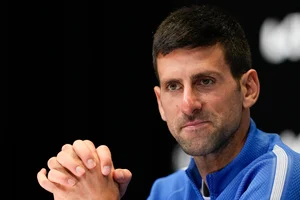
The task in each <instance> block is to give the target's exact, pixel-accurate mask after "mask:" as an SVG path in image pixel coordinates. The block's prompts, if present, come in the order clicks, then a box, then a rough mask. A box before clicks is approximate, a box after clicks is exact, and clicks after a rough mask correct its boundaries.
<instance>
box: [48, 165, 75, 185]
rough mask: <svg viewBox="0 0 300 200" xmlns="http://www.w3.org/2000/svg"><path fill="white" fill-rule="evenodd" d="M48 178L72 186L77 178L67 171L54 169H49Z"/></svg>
mask: <svg viewBox="0 0 300 200" xmlns="http://www.w3.org/2000/svg"><path fill="white" fill-rule="evenodd" d="M48 180H49V181H52V182H54V183H58V184H60V185H63V186H67V187H70V186H73V185H75V184H76V182H77V180H76V179H75V178H74V177H72V176H70V175H69V174H68V173H64V172H62V171H58V170H56V169H51V170H50V171H49V173H48Z"/></svg>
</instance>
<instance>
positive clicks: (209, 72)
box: [160, 71, 223, 85]
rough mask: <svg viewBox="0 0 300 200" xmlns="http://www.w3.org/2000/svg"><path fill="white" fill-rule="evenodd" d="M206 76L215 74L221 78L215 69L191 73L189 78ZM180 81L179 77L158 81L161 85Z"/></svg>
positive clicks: (194, 78)
mask: <svg viewBox="0 0 300 200" xmlns="http://www.w3.org/2000/svg"><path fill="white" fill-rule="evenodd" d="M206 76H216V77H218V78H220V79H223V77H222V76H221V74H220V73H218V72H216V71H205V72H200V73H197V74H193V75H191V76H190V79H191V80H192V81H195V80H197V79H200V78H203V77H206ZM180 81H181V79H178V78H171V79H164V80H161V81H160V83H161V85H164V84H167V83H170V82H180Z"/></svg>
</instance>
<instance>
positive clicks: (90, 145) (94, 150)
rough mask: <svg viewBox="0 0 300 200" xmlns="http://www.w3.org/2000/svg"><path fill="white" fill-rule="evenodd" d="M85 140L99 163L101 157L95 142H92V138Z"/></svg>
mask: <svg viewBox="0 0 300 200" xmlns="http://www.w3.org/2000/svg"><path fill="white" fill-rule="evenodd" d="M83 142H84V143H85V145H86V146H87V147H88V148H89V149H90V151H91V152H92V154H93V157H94V159H95V161H96V163H99V162H100V161H99V158H98V154H97V151H96V147H95V145H94V143H93V142H91V141H90V140H83Z"/></svg>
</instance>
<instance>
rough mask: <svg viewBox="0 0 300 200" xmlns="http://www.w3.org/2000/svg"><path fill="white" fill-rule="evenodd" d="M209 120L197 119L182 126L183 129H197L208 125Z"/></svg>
mask: <svg viewBox="0 0 300 200" xmlns="http://www.w3.org/2000/svg"><path fill="white" fill-rule="evenodd" d="M207 123H208V121H201V120H195V121H190V122H188V123H186V124H184V125H183V126H182V129H196V128H200V127H202V126H204V125H206V124H207Z"/></svg>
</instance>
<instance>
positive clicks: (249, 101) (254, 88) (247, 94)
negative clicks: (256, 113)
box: [240, 69, 260, 108]
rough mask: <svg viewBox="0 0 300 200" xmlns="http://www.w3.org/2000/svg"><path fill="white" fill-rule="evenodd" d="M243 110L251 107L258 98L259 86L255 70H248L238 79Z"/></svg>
mask: <svg viewBox="0 0 300 200" xmlns="http://www.w3.org/2000/svg"><path fill="white" fill-rule="evenodd" d="M240 84H241V90H242V94H243V98H244V100H243V106H244V108H250V107H251V106H253V105H254V104H255V103H256V101H257V99H258V96H259V92H260V84H259V79H258V75H257V72H256V70H254V69H250V70H248V71H247V72H246V73H245V74H243V76H242V77H241V79H240Z"/></svg>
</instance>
